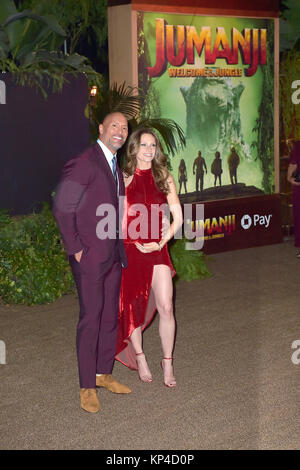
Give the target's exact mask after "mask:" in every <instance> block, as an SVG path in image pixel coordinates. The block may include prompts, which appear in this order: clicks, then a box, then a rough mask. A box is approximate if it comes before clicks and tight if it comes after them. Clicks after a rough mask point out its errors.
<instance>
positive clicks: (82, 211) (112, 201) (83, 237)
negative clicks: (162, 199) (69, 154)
mask: <svg viewBox="0 0 300 470" xmlns="http://www.w3.org/2000/svg"><path fill="white" fill-rule="evenodd" d="M117 172H118V177H119V196H124V194H125V187H124V182H123V175H122V172H121V171H120V169H119V167H117ZM121 201H122V198H121ZM103 204H105V205H107V206H106V207H108V208H110V212H109V213H110V214H111V216H113V219H114V220H113V219H111V220H110V222H111V223H110V225H109V227H108V226H107V230H110V235H109V237H107V238H103V239H101V238H99V236H98V235H97V224H99V223H100V224H101V219H106V220H108V219H107V216H108V212H107V211H105V207H104V206H102V207H101V205H103ZM120 205H121V204H120ZM112 209H114V211H115V215H114V214H113V210H112ZM119 210H122V208H119V198H118V194H117V183H116V181H115V179H114V177H113V174H112V171H111V169H110V166H109V164H108V162H107V160H106V158H105V155H104V153H103V151H102V149H101V147H100V145H99V144H98V143H96V144H94V145H93V146H92V147H90V148H88V149H87V150H86V151H85V152H83V153H82V154H80V155H78V156H76V157H75V158H73V159H71V160H69V161H68V162H67V163H66V164H65V166H64V168H63V174H62V178H61V181H60V183H59V185H58V188H57V191H56V195H55V199H54V204H53V213H54V216H55V219H56V221H57V224H58V227H59V230H60V233H61V236H62V239H63V243H64V246H65V249H66V252H67V254H68V255H74V254H75V253H78V252H79V251H81V250H84V252H87V251H90V250H92V252H93V253H92V259H93V260H94V261H97V262H99V263H102V262H106V261H109V259H110V258H111V257H112V256H114V253H115V250H116V249H118V250H119V253H120V259H121V263H122V265H123V267H126V266H127V258H126V252H125V249H124V243H123V240H122V239H120V238H119V236H118V232H119V231H120V232H121V230H122V228H121V227H119V220H121V218H120V216H119ZM97 211H98V214H101V215H97ZM102 225H103V226H105V220H103V224H102ZM107 230H106V231H107ZM112 231H113V232H114V234H113V236H112ZM102 232H103V230H102ZM98 233H99V232H98Z"/></svg>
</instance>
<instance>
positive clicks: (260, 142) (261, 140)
mask: <svg viewBox="0 0 300 470" xmlns="http://www.w3.org/2000/svg"><path fill="white" fill-rule="evenodd" d="M272 30H273V31H272ZM272 30H271V27H270V36H269V37H270V38H271V37H273V33H274V28H273V26H272ZM273 47H274V44H273V42H272V41H271V40H269V41H268V49H267V62H268V63H270V64H272V63H273V60H272V58H273V52H272V51H273ZM262 74H263V86H262V88H263V94H262V97H261V102H260V105H259V111H258V114H259V117H258V118H257V119H256V122H255V127H254V128H253V132H255V133H256V135H257V140H256V141H254V142H253V143H252V147H256V149H257V158H258V159H259V160H260V162H261V168H262V172H263V181H262V185H263V189H264V192H265V193H267V194H271V193H272V192H273V191H274V90H273V75H274V67H273V66H271V67H262Z"/></svg>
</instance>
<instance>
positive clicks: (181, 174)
mask: <svg viewBox="0 0 300 470" xmlns="http://www.w3.org/2000/svg"><path fill="white" fill-rule="evenodd" d="M186 182H187V172H186V166H185V161H184V159H183V158H182V159H181V161H180V165H179V167H178V183H179V194H180V193H181V187H182V183H183V184H184V190H185V192H186V193H187V189H186Z"/></svg>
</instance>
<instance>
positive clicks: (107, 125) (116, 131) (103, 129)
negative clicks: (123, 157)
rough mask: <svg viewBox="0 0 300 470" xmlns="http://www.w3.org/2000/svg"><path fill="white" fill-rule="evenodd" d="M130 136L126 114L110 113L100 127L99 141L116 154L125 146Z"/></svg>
mask: <svg viewBox="0 0 300 470" xmlns="http://www.w3.org/2000/svg"><path fill="white" fill-rule="evenodd" d="M127 136H128V123H127V119H126V117H125V116H124V114H122V113H119V112H114V113H109V114H107V115H106V116H105V118H104V119H103V122H102V124H100V126H99V139H100V140H101V142H103V143H104V145H105V146H106V147H107V148H108V149H109V150H110V151H111V152H112V154H115V153H116V152H117V150H119V148H121V147H122V145H124V143H125V141H126V139H127Z"/></svg>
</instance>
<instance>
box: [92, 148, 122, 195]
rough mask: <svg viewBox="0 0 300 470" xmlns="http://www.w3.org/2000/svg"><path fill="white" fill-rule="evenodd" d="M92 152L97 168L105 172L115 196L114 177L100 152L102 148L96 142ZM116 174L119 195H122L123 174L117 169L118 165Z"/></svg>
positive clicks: (115, 185)
mask: <svg viewBox="0 0 300 470" xmlns="http://www.w3.org/2000/svg"><path fill="white" fill-rule="evenodd" d="M94 151H95V154H96V161H97V164H98V165H99V166H101V168H102V169H103V170H104V171H105V173H106V175H107V177H108V178H109V181H110V182H111V184H112V185H113V188H112V189H113V191H114V192H115V194H117V187H118V186H117V182H116V180H115V178H114V175H113V174H112V171H111V168H110V166H109V163H108V161H107V159H106V157H105V155H104V153H103V151H102V148H101V147H100V145H99V144H98V143H97V142H96V144H95V145H94ZM117 174H118V178H119V195H120V194H122V189H121V187H122V183H123V174H122V172H121V170H120V168H119V165H118V163H117Z"/></svg>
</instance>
